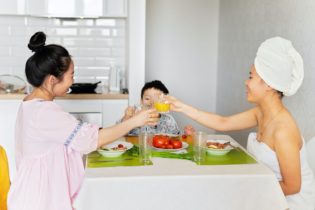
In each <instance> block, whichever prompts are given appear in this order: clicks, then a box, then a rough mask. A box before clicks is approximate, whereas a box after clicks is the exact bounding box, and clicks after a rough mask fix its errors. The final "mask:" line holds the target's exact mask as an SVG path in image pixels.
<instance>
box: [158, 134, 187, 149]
mask: <svg viewBox="0 0 315 210" xmlns="http://www.w3.org/2000/svg"><path fill="white" fill-rule="evenodd" d="M152 147H153V149H155V150H160V151H170V152H173V151H178V150H182V149H185V148H187V147H188V144H187V143H186V142H183V141H181V140H180V139H179V136H172V135H167V134H157V135H154V136H153V139H152Z"/></svg>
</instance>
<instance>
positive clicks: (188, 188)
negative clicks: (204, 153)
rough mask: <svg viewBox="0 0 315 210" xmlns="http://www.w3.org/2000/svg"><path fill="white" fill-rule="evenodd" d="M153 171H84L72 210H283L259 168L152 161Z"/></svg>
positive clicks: (273, 183)
mask: <svg viewBox="0 0 315 210" xmlns="http://www.w3.org/2000/svg"><path fill="white" fill-rule="evenodd" d="M153 163H154V164H153V165H152V166H130V167H107V168H87V169H86V176H85V180H84V183H83V185H82V188H81V191H80V193H79V195H78V197H77V199H76V201H75V204H74V206H75V208H76V210H105V209H106V210H123V209H124V210H208V209H213V210H283V209H287V208H288V206H287V203H286V199H285V197H284V195H283V193H282V190H281V188H280V185H279V184H278V181H277V180H276V177H275V176H274V174H273V173H272V172H271V171H270V170H269V169H268V168H266V167H265V166H263V165H262V164H259V163H258V164H243V165H219V166H218V165H216V166H215V165H211V166H198V165H196V164H195V163H194V162H191V161H188V160H180V159H164V158H153Z"/></svg>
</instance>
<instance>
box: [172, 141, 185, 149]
mask: <svg viewBox="0 0 315 210" xmlns="http://www.w3.org/2000/svg"><path fill="white" fill-rule="evenodd" d="M172 145H173V148H174V149H180V148H182V146H183V143H182V142H181V141H180V140H173V141H172Z"/></svg>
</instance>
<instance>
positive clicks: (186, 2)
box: [145, 0, 219, 132]
mask: <svg viewBox="0 0 315 210" xmlns="http://www.w3.org/2000/svg"><path fill="white" fill-rule="evenodd" d="M218 24H219V0H147V24H146V27H147V31H146V75H145V80H146V81H150V80H153V79H159V80H161V81H163V83H165V85H166V86H167V88H168V89H169V90H170V94H171V95H174V96H176V97H177V98H179V99H181V100H183V101H185V102H187V103H189V104H192V105H194V106H196V107H199V108H200V109H203V110H207V111H211V112H214V111H215V109H216V107H215V105H216V86H217V85H216V81H217V53H218V30H219V28H218ZM174 115H175V118H176V119H177V121H178V122H179V124H180V126H183V125H185V124H193V125H194V126H195V127H196V129H198V130H205V131H208V132H212V131H211V130H209V129H206V128H204V127H202V126H200V125H197V124H195V123H194V122H193V121H192V120H190V119H188V118H187V117H185V116H184V115H182V114H178V113H176V114H174Z"/></svg>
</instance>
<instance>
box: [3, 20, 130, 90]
mask: <svg viewBox="0 0 315 210" xmlns="http://www.w3.org/2000/svg"><path fill="white" fill-rule="evenodd" d="M0 27H1V30H0V74H15V75H19V76H21V77H22V78H25V73H24V71H25V70H24V68H25V63H26V60H27V59H28V58H29V57H30V56H31V55H32V53H31V51H30V50H29V49H28V48H27V44H28V42H29V39H30V37H31V36H32V35H33V34H34V33H35V32H37V31H43V32H45V33H46V35H47V42H46V43H47V44H52V43H54V44H61V45H63V46H65V47H66V48H67V49H68V50H69V52H70V54H71V55H72V56H73V59H74V64H75V80H76V82H95V81H102V82H103V83H104V85H108V76H109V72H110V65H112V64H115V65H117V66H118V67H119V68H120V69H121V70H122V74H123V75H124V72H125V63H126V61H125V60H126V19H122V18H120V19H118V18H116V19H105V18H104V19H58V18H45V17H43V18H40V17H28V16H27V17H26V16H14V15H0Z"/></svg>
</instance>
